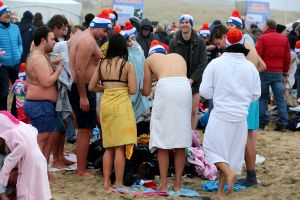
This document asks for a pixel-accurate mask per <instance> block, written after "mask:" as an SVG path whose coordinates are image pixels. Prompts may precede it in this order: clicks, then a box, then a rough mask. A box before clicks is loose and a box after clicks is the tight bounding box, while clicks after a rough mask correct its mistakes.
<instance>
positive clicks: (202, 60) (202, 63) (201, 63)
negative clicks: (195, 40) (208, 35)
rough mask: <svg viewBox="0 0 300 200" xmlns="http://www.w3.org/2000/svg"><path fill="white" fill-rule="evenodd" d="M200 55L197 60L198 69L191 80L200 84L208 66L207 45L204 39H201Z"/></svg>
mask: <svg viewBox="0 0 300 200" xmlns="http://www.w3.org/2000/svg"><path fill="white" fill-rule="evenodd" d="M199 45H200V47H199V55H198V59H197V69H196V70H195V71H194V72H193V74H192V75H191V77H190V79H192V80H193V81H192V82H191V83H193V82H199V81H200V80H201V78H202V74H203V71H204V69H205V67H206V65H207V53H206V45H205V42H204V40H203V39H199ZM190 81H191V80H190Z"/></svg>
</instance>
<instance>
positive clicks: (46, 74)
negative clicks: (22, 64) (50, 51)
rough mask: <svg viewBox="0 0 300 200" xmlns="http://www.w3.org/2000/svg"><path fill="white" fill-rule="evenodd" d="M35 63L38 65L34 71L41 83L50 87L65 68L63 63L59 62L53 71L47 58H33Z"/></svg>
mask: <svg viewBox="0 0 300 200" xmlns="http://www.w3.org/2000/svg"><path fill="white" fill-rule="evenodd" d="M33 60H34V61H33V65H34V66H36V67H35V68H34V72H35V73H36V77H37V79H38V81H39V83H40V84H41V86H42V87H50V86H51V85H53V84H54V83H55V82H56V80H57V79H58V76H59V74H60V72H61V71H62V69H63V64H62V63H61V64H59V65H58V66H57V68H56V70H55V71H54V72H52V70H51V68H50V67H49V63H48V61H47V60H46V59H44V58H43V59H42V58H40V59H33Z"/></svg>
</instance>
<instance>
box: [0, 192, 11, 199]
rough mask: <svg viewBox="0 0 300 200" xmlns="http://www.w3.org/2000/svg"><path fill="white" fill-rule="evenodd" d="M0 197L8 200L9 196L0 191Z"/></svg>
mask: <svg viewBox="0 0 300 200" xmlns="http://www.w3.org/2000/svg"><path fill="white" fill-rule="evenodd" d="M0 199H1V200H9V198H8V197H7V196H6V194H5V193H1V194H0Z"/></svg>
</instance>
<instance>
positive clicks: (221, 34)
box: [211, 23, 266, 187]
mask: <svg viewBox="0 0 300 200" xmlns="http://www.w3.org/2000/svg"><path fill="white" fill-rule="evenodd" d="M232 28H238V26H236V25H234V24H232V23H228V26H227V28H226V27H225V26H223V25H218V26H216V27H215V29H214V30H213V32H212V35H211V40H212V42H213V44H215V45H216V46H217V47H218V48H219V49H225V48H226V34H227V32H228V30H230V29H232ZM245 47H246V48H247V49H249V50H250V52H249V54H248V55H247V56H246V58H247V60H249V61H250V62H252V63H253V64H254V65H255V66H256V68H257V70H258V72H262V71H264V70H265V69H266V64H265V63H264V61H263V60H262V59H261V57H260V56H259V55H258V54H257V51H256V49H255V47H254V46H253V45H252V44H251V43H250V42H249V41H247V40H245ZM257 103H258V102H257ZM252 106H255V105H254V103H251V105H250V108H249V109H250V110H249V115H252V116H250V117H257V119H258V117H259V116H258V113H256V114H257V115H256V116H253V115H255V112H254V113H252V111H253V110H251V109H253V108H252ZM256 112H259V111H258V110H257V111H256ZM248 121H249V118H248ZM250 121H251V120H250ZM252 121H253V120H252ZM257 126H258V124H257ZM257 129H258V127H256V128H255V127H253V128H252V127H251V126H250V125H249V127H248V139H247V144H246V149H245V162H246V168H247V178H246V179H245V180H244V181H243V182H244V183H243V185H244V184H245V186H247V187H249V186H253V185H255V184H257V180H256V172H255V159H256V140H257V131H256V130H257ZM245 181H246V182H245Z"/></svg>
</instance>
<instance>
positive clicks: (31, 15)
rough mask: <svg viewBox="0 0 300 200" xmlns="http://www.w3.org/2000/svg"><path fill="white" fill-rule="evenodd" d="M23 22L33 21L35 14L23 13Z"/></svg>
mask: <svg viewBox="0 0 300 200" xmlns="http://www.w3.org/2000/svg"><path fill="white" fill-rule="evenodd" d="M22 20H27V21H32V20H33V14H32V12H30V11H28V10H27V11H25V12H24V13H23V18H22Z"/></svg>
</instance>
